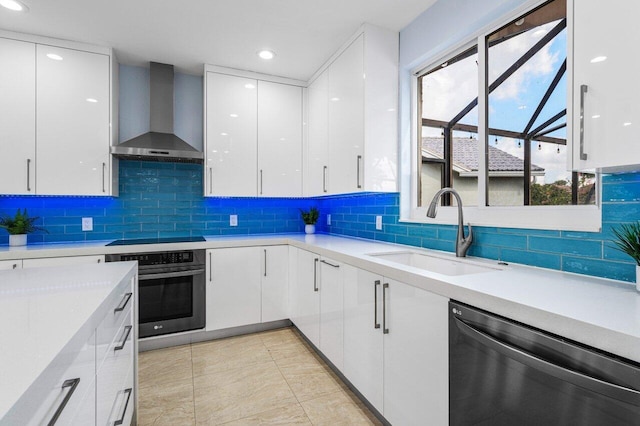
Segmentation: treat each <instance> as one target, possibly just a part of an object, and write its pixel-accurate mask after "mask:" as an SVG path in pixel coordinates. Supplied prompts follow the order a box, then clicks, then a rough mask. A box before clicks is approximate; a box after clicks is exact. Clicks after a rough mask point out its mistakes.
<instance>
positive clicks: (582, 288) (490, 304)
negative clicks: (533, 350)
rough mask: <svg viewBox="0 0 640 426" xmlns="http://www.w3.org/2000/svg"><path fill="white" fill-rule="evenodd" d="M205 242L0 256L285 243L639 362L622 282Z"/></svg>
mask: <svg viewBox="0 0 640 426" xmlns="http://www.w3.org/2000/svg"><path fill="white" fill-rule="evenodd" d="M206 240H207V241H206V242H198V243H171V244H152V245H135V246H110V247H105V244H107V243H108V242H109V241H106V242H105V241H102V242H92V243H78V244H69V243H65V244H49V245H33V246H27V247H24V248H12V249H9V248H8V247H1V248H0V260H4V259H22V258H30V257H55V256H80V255H94V254H109V253H132V252H144V251H156V250H176V249H198V248H223V247H241V246H250V245H278V244H290V245H292V246H295V247H298V248H302V249H305V250H309V251H313V252H315V253H318V254H320V255H323V256H327V257H331V258H333V259H335V260H337V261H342V262H345V263H348V264H351V265H353V266H356V267H359V268H363V269H367V270H370V271H372V272H374V273H377V274H380V275H383V276H386V277H388V278H391V279H395V280H398V281H402V282H405V283H407V284H410V285H413V286H416V287H419V288H422V289H425V290H428V291H431V292H434V293H437V294H440V295H442V296H445V297H448V298H451V299H454V300H457V301H460V302H463V303H467V304H470V305H473V306H476V307H478V308H481V309H485V310H487V311H490V312H493V313H496V314H498V315H503V316H505V317H508V318H512V319H514V320H516V321H520V322H523V323H526V324H530V325H532V326H534V327H538V328H541V329H543V330H547V331H549V332H551V333H555V334H558V335H561V336H565V337H567V338H569V339H573V340H576V341H579V342H581V343H584V344H587V345H590V346H593V347H596V348H599V349H601V350H604V351H608V352H611V353H614V354H617V355H620V356H622V357H626V358H629V359H631V360H634V361H637V362H640V294H639V293H637V292H636V291H635V286H634V285H633V284H630V283H624V282H621V281H614V280H608V279H602V278H595V277H590V276H586V275H578V274H572V273H566V272H561V271H554V270H549V269H542V268H535V267H528V266H522V265H515V264H510V265H506V266H501V265H498V262H496V261H493V260H486V259H481V258H467V260H468V261H471V262H474V263H476V264H479V265H488V266H491V267H498V268H501V269H500V270H496V271H493V272H483V273H478V274H470V275H459V276H446V275H441V274H437V273H433V272H429V271H425V270H421V269H418V268H414V267H409V266H403V265H399V264H397V263H392V262H390V261H387V260H383V259H379V258H375V257H371V256H367V254H368V253H380V252H392V251H407V250H410V251H419V252H423V253H428V254H434V255H436V256H440V257H443V258H445V259H451V260H455V259H456V258H455V255H454V254H453V253H446V252H439V251H434V250H426V249H420V248H416V247H411V246H403V245H398V244H388V243H382V242H377V241H372V240H363V239H356V238H346V237H339V236H333V235H323V234H318V235H304V234H280V235H278V234H275V235H249V236H216V237H206Z"/></svg>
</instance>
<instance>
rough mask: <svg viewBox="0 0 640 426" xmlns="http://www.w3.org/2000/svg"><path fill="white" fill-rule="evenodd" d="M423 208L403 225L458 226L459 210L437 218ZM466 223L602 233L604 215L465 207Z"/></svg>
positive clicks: (442, 210) (592, 210) (579, 209)
mask: <svg viewBox="0 0 640 426" xmlns="http://www.w3.org/2000/svg"><path fill="white" fill-rule="evenodd" d="M426 212H427V208H426V207H420V208H417V209H414V210H413V211H412V212H411V216H410V217H401V218H400V222H406V223H429V224H434V225H457V224H458V208H457V207H439V208H438V215H437V216H436V217H435V218H434V219H430V218H428V217H426ZM463 215H464V223H465V224H467V223H470V224H471V225H472V226H490V227H498V228H523V229H546V230H563V231H564V230H566V231H583V232H600V230H601V229H602V212H601V210H600V208H599V207H598V206H595V205H594V206H526V207H464V208H463Z"/></svg>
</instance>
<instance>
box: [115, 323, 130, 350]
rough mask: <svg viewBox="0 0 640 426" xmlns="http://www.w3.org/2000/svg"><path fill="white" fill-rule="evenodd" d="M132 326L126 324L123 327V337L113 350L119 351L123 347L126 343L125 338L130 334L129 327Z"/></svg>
mask: <svg viewBox="0 0 640 426" xmlns="http://www.w3.org/2000/svg"><path fill="white" fill-rule="evenodd" d="M132 328H133V327H132V326H130V325H128V326H126V327H125V328H124V339H122V343H120V344H119V345H118V346H116V347H115V348H114V349H113V350H114V352H115V351H120V350H122V349H124V345H126V344H127V339H128V338H129V334H131V329H132Z"/></svg>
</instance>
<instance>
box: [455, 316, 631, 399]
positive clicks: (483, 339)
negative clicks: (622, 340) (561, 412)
mask: <svg viewBox="0 0 640 426" xmlns="http://www.w3.org/2000/svg"><path fill="white" fill-rule="evenodd" d="M454 320H455V324H456V326H457V327H458V330H460V331H461V332H462V333H463V334H464V335H466V336H468V337H470V338H472V339H474V340H475V341H477V342H479V343H480V344H482V345H484V346H486V347H489V348H491V349H493V350H495V351H496V352H499V353H501V354H502V355H504V356H506V357H509V358H511V359H514V360H516V361H518V362H520V363H521V364H524V365H526V366H528V367H531V368H534V369H536V370H538V371H543V372H545V373H547V374H549V375H550V376H553V377H557V378H559V379H560V380H563V381H565V382H569V383H572V384H574V385H576V386H578V387H581V388H583V389H588V390H590V391H592V392H596V393H599V394H601V395H606V396H608V397H610V398H612V399H614V400H618V401H624V402H627V403H629V404H633V405H636V406H637V405H638V404H640V392H638V391H637V390H635V389H631V388H627V387H624V386H620V385H616V384H614V383H609V382H605V381H603V380H600V379H597V378H595V377H591V376H588V375H586V374H583V373H581V372H579V371H575V370H570V369H568V368H565V367H563V366H561V365H557V364H554V363H552V362H549V361H547V360H545V359H543V358H541V357H539V356H537V355H536V354H534V353H529V352H527V351H525V350H524V349H521V348H517V347H515V346H511V345H510V344H508V343H507V342H503V341H501V340H499V339H497V338H495V337H493V336H491V335H489V334H487V333H485V332H483V331H482V330H479V329H477V328H475V327H473V326H472V325H470V324H467V323H465V322H464V321H462V320H460V319H458V318H454Z"/></svg>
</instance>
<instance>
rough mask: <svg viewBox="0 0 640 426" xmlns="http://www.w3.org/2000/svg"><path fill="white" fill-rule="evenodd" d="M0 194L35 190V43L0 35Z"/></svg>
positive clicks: (23, 192) (25, 192) (28, 192)
mask: <svg viewBox="0 0 640 426" xmlns="http://www.w3.org/2000/svg"><path fill="white" fill-rule="evenodd" d="M0 64H1V65H2V66H0V93H2V96H0V141H1V143H0V170H2V179H0V194H35V191H36V184H35V167H36V163H35V160H36V107H35V105H36V45H35V44H33V43H27V42H23V41H17V40H9V39H4V38H0Z"/></svg>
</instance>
